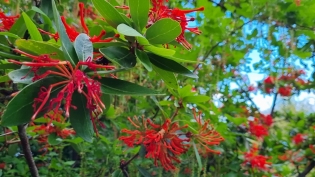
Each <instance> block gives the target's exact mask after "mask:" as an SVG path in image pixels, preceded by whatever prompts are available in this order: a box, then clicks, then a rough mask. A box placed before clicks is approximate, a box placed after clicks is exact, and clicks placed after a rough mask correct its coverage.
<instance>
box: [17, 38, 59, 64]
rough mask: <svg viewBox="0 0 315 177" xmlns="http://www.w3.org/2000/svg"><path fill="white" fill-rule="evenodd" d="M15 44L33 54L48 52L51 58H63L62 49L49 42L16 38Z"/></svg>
mask: <svg viewBox="0 0 315 177" xmlns="http://www.w3.org/2000/svg"><path fill="white" fill-rule="evenodd" d="M15 45H16V46H17V48H18V49H20V50H23V51H25V52H27V53H29V54H33V55H43V54H48V55H49V57H50V58H52V59H58V60H65V55H64V53H63V51H61V50H60V49H59V48H57V47H55V46H54V45H52V44H50V43H49V42H42V41H33V40H25V39H17V40H16V41H15Z"/></svg>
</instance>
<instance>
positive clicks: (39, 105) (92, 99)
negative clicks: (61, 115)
mask: <svg viewBox="0 0 315 177" xmlns="http://www.w3.org/2000/svg"><path fill="white" fill-rule="evenodd" d="M15 52H17V53H21V54H23V55H25V56H27V57H29V58H32V59H33V61H32V62H20V61H15V60H9V61H10V62H12V63H16V64H23V65H25V66H30V67H31V68H32V69H31V71H33V72H34V73H35V77H34V78H33V80H37V79H41V78H45V77H47V76H49V75H54V76H59V77H61V78H63V79H64V80H63V81H60V82H57V83H51V85H50V86H49V87H48V88H46V87H41V89H40V91H39V93H38V97H37V98H35V99H34V103H33V108H34V114H33V116H32V120H34V119H35V118H36V117H37V115H38V114H39V112H40V111H42V110H43V108H44V106H45V105H46V103H49V107H48V109H47V110H45V111H46V112H47V113H48V112H50V111H53V112H54V113H55V114H52V116H51V117H53V118H52V119H56V118H55V117H54V116H58V114H57V113H58V112H59V109H60V107H61V104H62V103H64V110H65V116H66V117H69V111H70V108H73V109H76V107H74V106H73V105H72V104H71V101H72V95H73V93H74V92H75V91H77V92H78V93H80V94H83V95H84V96H85V97H86V99H87V105H86V107H87V109H88V110H89V113H90V117H91V120H92V122H93V125H94V130H95V131H96V133H97V129H96V125H95V122H94V121H95V120H97V118H98V116H99V115H100V114H101V113H102V112H103V109H105V105H104V104H103V102H102V101H101V94H102V93H101V84H100V83H99V82H98V81H96V80H94V79H92V78H90V77H88V76H87V75H86V74H85V73H84V72H83V71H81V70H80V67H81V66H82V65H85V66H87V67H88V68H90V69H91V70H94V71H95V70H96V69H97V68H105V69H113V68H114V66H108V65H99V64H95V63H94V62H93V61H92V59H87V61H86V62H78V63H77V65H76V66H75V67H73V66H72V65H71V64H70V63H69V62H68V61H59V60H53V59H51V58H50V57H49V55H41V56H34V55H30V54H28V53H25V52H23V51H20V50H15ZM41 67H52V68H54V70H47V71H46V72H45V73H44V74H41V75H38V74H37V73H36V72H37V70H38V69H39V68H41ZM56 87H58V88H60V91H59V93H58V94H57V97H56V98H52V99H51V98H50V95H51V92H52V90H53V89H55V88H56ZM49 99H50V100H49Z"/></svg>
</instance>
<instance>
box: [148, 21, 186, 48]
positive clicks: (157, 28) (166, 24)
mask: <svg viewBox="0 0 315 177" xmlns="http://www.w3.org/2000/svg"><path fill="white" fill-rule="evenodd" d="M181 32H182V28H181V27H180V24H179V23H178V22H177V21H175V20H172V19H170V18H163V19H161V20H159V21H157V22H155V23H154V24H153V25H152V26H150V28H148V29H147V32H146V38H147V39H148V41H149V42H150V43H152V44H166V43H169V42H171V41H173V40H175V38H177V37H178V36H179V35H180V33H181Z"/></svg>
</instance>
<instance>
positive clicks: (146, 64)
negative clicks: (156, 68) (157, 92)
mask: <svg viewBox="0 0 315 177" xmlns="http://www.w3.org/2000/svg"><path fill="white" fill-rule="evenodd" d="M136 56H137V58H138V59H139V60H140V61H141V63H142V65H143V66H144V67H145V68H146V69H147V70H148V71H152V64H151V62H150V59H149V57H148V55H147V54H146V53H145V52H144V51H142V50H138V49H136Z"/></svg>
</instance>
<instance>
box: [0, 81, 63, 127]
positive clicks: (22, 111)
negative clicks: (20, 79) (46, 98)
mask: <svg viewBox="0 0 315 177" xmlns="http://www.w3.org/2000/svg"><path fill="white" fill-rule="evenodd" d="M61 80H62V79H61V78H60V77H46V78H44V79H41V80H38V81H36V82H34V83H32V84H29V85H27V86H26V87H24V88H23V89H22V90H21V91H19V93H18V94H17V95H16V96H14V97H13V98H12V100H11V101H10V102H9V103H8V105H7V107H6V109H5V110H4V113H3V115H2V119H1V125H2V126H7V127H8V126H16V125H21V124H24V123H28V122H30V121H31V117H32V116H33V114H34V110H33V107H32V104H33V103H34V98H37V97H38V92H39V90H40V88H41V87H46V88H48V87H49V85H50V84H52V83H57V82H59V81H61ZM59 89H60V88H54V89H53V90H52V91H51V97H52V96H53V95H54V94H56V92H57V91H58V90H59ZM38 116H40V114H39V115H38Z"/></svg>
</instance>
